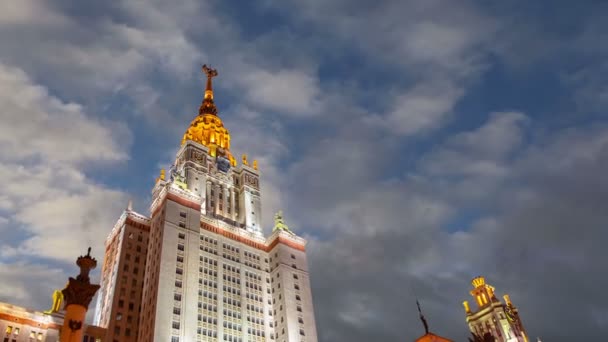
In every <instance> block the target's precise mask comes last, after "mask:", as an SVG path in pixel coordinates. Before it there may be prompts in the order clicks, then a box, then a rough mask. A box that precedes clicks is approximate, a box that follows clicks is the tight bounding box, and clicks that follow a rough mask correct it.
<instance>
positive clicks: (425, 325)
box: [416, 299, 429, 334]
mask: <svg viewBox="0 0 608 342" xmlns="http://www.w3.org/2000/svg"><path fill="white" fill-rule="evenodd" d="M416 305H417V306H418V314H419V315H420V320H421V321H422V325H424V333H425V334H428V333H429V324H428V322H427V321H426V318H424V315H423V314H422V310H420V303H419V302H418V299H416Z"/></svg>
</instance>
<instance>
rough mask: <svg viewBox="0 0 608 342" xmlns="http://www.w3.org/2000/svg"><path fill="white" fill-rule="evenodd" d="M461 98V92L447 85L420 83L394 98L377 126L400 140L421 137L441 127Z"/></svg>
mask: <svg viewBox="0 0 608 342" xmlns="http://www.w3.org/2000/svg"><path fill="white" fill-rule="evenodd" d="M463 95H464V90H463V89H462V88H460V87H458V86H456V85H455V84H453V83H452V82H450V81H431V82H429V83H426V82H421V83H419V84H417V85H416V86H414V87H413V88H412V89H409V90H408V91H406V92H405V93H404V94H402V95H400V96H397V97H396V99H395V102H394V104H393V107H392V109H391V111H390V112H389V113H388V114H387V116H386V118H384V119H380V120H381V121H379V122H380V123H381V124H382V125H384V126H385V127H386V129H387V130H390V131H393V132H394V133H397V134H400V135H402V136H410V135H416V134H421V133H425V132H428V131H430V130H432V129H435V128H437V127H439V126H440V125H441V124H443V123H444V122H445V121H446V119H447V117H448V115H449V114H451V112H452V110H453V108H454V106H455V105H456V102H457V101H458V100H459V99H460V98H461V97H462V96H463Z"/></svg>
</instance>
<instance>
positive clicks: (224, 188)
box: [222, 185, 230, 217]
mask: <svg viewBox="0 0 608 342" xmlns="http://www.w3.org/2000/svg"><path fill="white" fill-rule="evenodd" d="M229 191H230V189H228V186H226V185H224V186H222V193H223V194H224V198H223V199H222V208H223V210H222V212H223V215H224V217H229V216H228V215H226V214H227V213H228V207H229V203H228V197H229V196H228V192H229Z"/></svg>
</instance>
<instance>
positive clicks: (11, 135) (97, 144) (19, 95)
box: [0, 64, 130, 163]
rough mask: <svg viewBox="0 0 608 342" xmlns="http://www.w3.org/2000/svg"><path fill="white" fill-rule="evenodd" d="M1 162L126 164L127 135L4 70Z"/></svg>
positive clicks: (1, 66) (0, 96) (3, 67)
mask: <svg viewBox="0 0 608 342" xmlns="http://www.w3.org/2000/svg"><path fill="white" fill-rule="evenodd" d="M0 106H2V108H3V111H2V114H0V119H1V120H2V122H3V123H4V124H3V125H2V126H1V127H0V146H1V147H0V156H2V159H3V160H4V161H24V160H30V159H32V158H36V159H38V158H39V159H43V160H44V162H47V163H55V162H57V163H65V162H67V163H82V162H93V163H94V162H100V161H101V162H103V161H121V160H125V159H127V158H128V156H127V154H126V153H125V151H124V150H123V149H122V148H121V146H120V145H122V144H128V141H129V139H130V137H129V134H128V130H127V129H126V127H124V126H120V125H117V124H102V123H101V122H98V121H96V120H93V119H90V118H88V117H87V116H86V115H85V114H84V113H83V108H82V106H81V105H78V104H76V103H65V102H62V101H61V100H59V99H57V98H55V97H53V96H50V95H49V94H48V90H47V89H45V88H44V87H42V86H39V85H36V84H34V83H33V82H32V81H31V80H30V79H29V77H28V76H27V75H26V74H25V73H24V72H23V71H22V70H19V69H17V68H12V67H9V66H7V65H4V64H0Z"/></svg>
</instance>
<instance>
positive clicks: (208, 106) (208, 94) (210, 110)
mask: <svg viewBox="0 0 608 342" xmlns="http://www.w3.org/2000/svg"><path fill="white" fill-rule="evenodd" d="M202 70H203V73H204V74H205V75H207V86H206V87H205V97H204V98H203V103H202V104H201V107H200V108H199V109H198V114H199V115H203V114H213V115H217V108H216V107H215V103H213V85H212V84H211V83H212V82H211V79H212V78H214V77H216V76H217V75H218V73H217V69H212V68H210V67H208V66H207V64H203V67H202Z"/></svg>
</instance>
